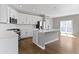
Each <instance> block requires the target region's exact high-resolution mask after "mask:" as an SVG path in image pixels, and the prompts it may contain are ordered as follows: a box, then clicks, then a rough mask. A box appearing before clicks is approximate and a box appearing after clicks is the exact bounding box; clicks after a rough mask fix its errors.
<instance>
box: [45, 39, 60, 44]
mask: <svg viewBox="0 0 79 59" xmlns="http://www.w3.org/2000/svg"><path fill="white" fill-rule="evenodd" d="M57 40H59V39H55V40H51V41H48V42H46V43H45V45H46V44H49V43H52V42H55V41H57Z"/></svg>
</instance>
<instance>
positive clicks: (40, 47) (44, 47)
mask: <svg viewBox="0 0 79 59" xmlns="http://www.w3.org/2000/svg"><path fill="white" fill-rule="evenodd" d="M34 44H35V45H37V46H38V47H39V48H41V49H43V50H44V49H45V47H42V46H40V45H38V44H36V43H34Z"/></svg>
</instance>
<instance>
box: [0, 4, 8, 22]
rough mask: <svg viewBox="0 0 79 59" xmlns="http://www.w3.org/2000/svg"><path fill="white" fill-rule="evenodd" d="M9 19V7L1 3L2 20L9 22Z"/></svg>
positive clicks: (0, 14) (0, 20) (0, 13)
mask: <svg viewBox="0 0 79 59" xmlns="http://www.w3.org/2000/svg"><path fill="white" fill-rule="evenodd" d="M7 21H8V7H7V5H0V22H4V23H7Z"/></svg>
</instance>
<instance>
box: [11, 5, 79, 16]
mask: <svg viewBox="0 0 79 59" xmlns="http://www.w3.org/2000/svg"><path fill="white" fill-rule="evenodd" d="M11 6H12V7H14V8H15V9H17V10H19V11H21V12H25V13H26V12H32V13H36V14H44V15H47V16H51V17H53V16H57V15H59V14H62V13H66V12H67V11H71V10H79V4H12V5H11ZM62 15H63V14H62Z"/></svg>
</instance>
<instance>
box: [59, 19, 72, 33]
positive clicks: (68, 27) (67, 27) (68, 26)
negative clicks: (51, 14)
mask: <svg viewBox="0 0 79 59" xmlns="http://www.w3.org/2000/svg"><path fill="white" fill-rule="evenodd" d="M72 31H73V28H72V20H67V21H60V32H61V33H69V34H72Z"/></svg>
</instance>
